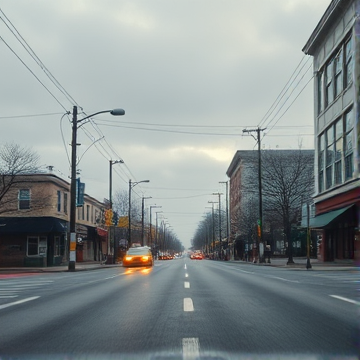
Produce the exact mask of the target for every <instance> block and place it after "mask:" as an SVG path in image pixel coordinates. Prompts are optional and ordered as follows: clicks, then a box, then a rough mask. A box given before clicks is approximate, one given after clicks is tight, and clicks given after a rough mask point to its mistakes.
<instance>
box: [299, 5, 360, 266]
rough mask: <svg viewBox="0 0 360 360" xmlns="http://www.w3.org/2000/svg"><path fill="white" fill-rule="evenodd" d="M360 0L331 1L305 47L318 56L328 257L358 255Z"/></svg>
mask: <svg viewBox="0 0 360 360" xmlns="http://www.w3.org/2000/svg"><path fill="white" fill-rule="evenodd" d="M359 16H360V0H332V1H331V3H330V5H329V6H328V8H327V9H326V11H325V13H324V14H323V16H322V18H321V19H320V22H319V23H318V25H317V26H316V28H315V29H314V31H313V33H312V34H311V36H310V38H309V40H308V41H307V43H306V44H305V46H304V48H303V52H304V53H305V54H307V55H311V56H312V57H313V68H314V80H315V81H314V131H315V167H314V171H315V194H314V197H313V199H314V204H315V217H314V218H313V219H311V221H310V226H311V228H313V229H317V230H318V234H319V235H318V239H319V244H320V245H319V247H320V251H319V256H320V259H321V260H323V261H336V260H345V259H355V258H359V256H357V254H359V253H360V238H359V222H360V215H359V214H360V179H359V158H360V157H359V151H360V146H359V141H360V125H359V109H360V18H359Z"/></svg>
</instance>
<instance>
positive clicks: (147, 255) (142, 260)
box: [123, 247, 154, 267]
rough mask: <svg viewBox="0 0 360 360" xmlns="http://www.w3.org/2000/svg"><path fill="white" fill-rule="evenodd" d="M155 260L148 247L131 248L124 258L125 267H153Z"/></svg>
mask: <svg viewBox="0 0 360 360" xmlns="http://www.w3.org/2000/svg"><path fill="white" fill-rule="evenodd" d="M153 265H154V259H153V256H152V253H151V250H150V249H149V248H147V247H133V248H130V249H129V250H128V251H127V252H126V255H125V256H124V257H123V266H124V267H130V266H153Z"/></svg>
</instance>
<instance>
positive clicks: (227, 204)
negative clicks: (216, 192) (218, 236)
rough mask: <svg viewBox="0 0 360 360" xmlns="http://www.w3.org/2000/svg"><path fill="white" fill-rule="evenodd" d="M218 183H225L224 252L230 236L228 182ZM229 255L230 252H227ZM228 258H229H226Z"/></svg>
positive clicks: (227, 246)
mask: <svg viewBox="0 0 360 360" xmlns="http://www.w3.org/2000/svg"><path fill="white" fill-rule="evenodd" d="M219 183H220V184H225V185H226V253H227V252H228V248H229V236H230V226H229V182H228V181H219ZM229 255H230V252H229ZM228 260H230V259H228Z"/></svg>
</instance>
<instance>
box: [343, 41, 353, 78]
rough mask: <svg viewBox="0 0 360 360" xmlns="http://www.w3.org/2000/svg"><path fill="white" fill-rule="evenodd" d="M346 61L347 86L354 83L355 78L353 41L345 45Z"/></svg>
mask: <svg viewBox="0 0 360 360" xmlns="http://www.w3.org/2000/svg"><path fill="white" fill-rule="evenodd" d="M345 52H346V55H345V56H346V59H345V75H346V84H347V85H348V84H350V83H351V82H352V77H353V61H352V59H353V56H352V54H353V51H352V41H351V39H350V40H349V41H348V42H347V43H346V45H345Z"/></svg>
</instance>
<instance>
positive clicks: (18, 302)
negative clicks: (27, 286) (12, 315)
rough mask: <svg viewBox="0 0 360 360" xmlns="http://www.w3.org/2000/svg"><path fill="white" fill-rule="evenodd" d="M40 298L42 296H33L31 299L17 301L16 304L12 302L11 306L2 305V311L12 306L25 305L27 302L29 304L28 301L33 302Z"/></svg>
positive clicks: (0, 307)
mask: <svg viewBox="0 0 360 360" xmlns="http://www.w3.org/2000/svg"><path fill="white" fill-rule="evenodd" d="M39 297H40V296H33V297H30V298H27V299H23V300H19V301H15V302H12V303H9V304H4V305H0V310H1V309H5V308H7V307H10V306H14V305H19V304H22V303H25V302H28V301H32V300H35V299H38V298H39Z"/></svg>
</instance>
